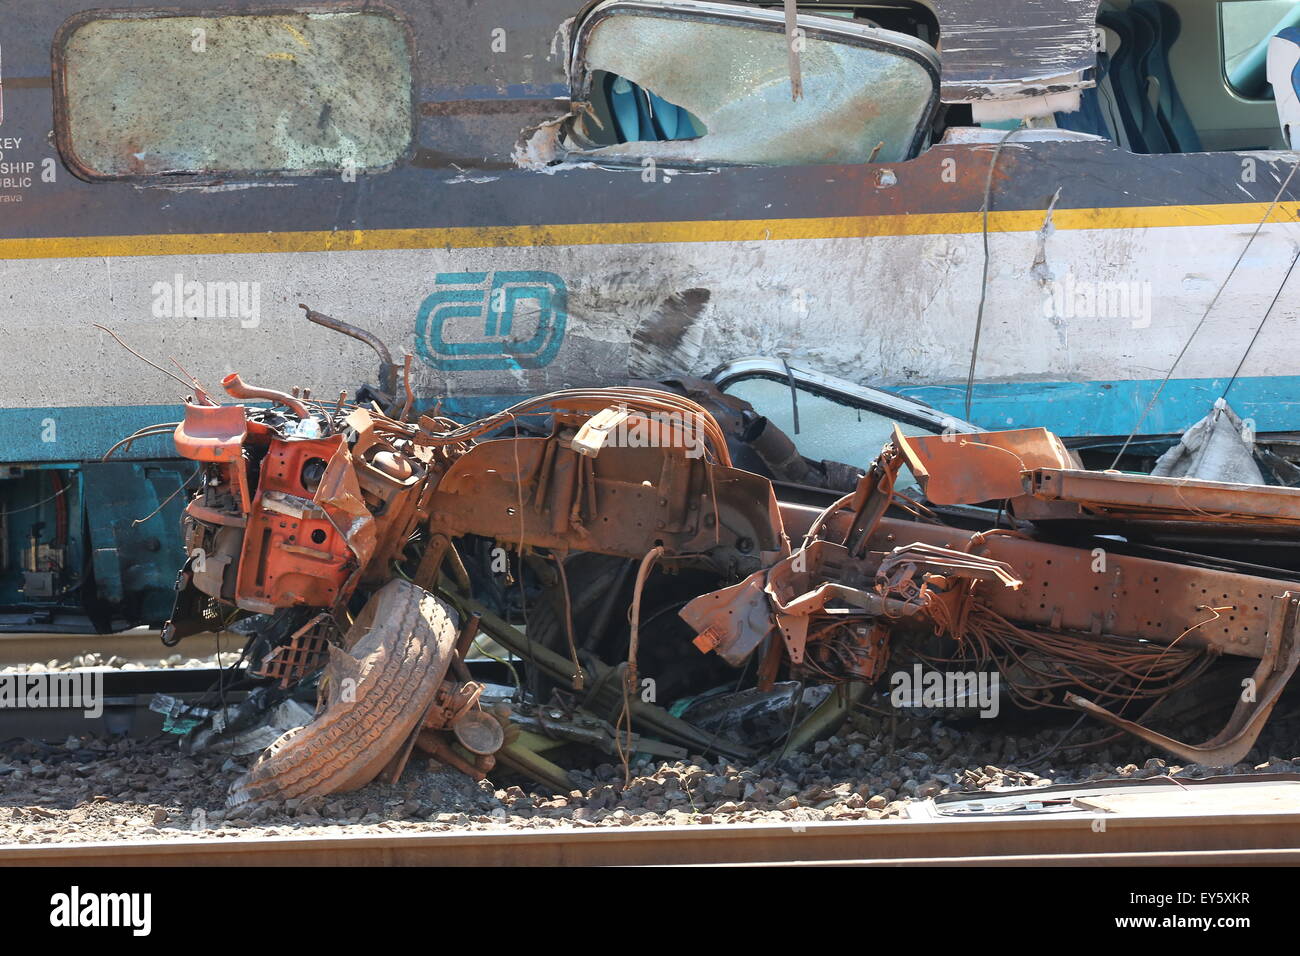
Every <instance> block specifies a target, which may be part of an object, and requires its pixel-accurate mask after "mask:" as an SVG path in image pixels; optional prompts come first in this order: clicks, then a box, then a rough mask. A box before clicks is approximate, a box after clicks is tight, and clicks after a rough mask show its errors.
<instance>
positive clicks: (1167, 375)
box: [1110, 162, 1300, 469]
mask: <svg viewBox="0 0 1300 956" xmlns="http://www.w3.org/2000/svg"><path fill="white" fill-rule="evenodd" d="M1297 169H1300V162H1297V163H1296V164H1295V165H1294V166H1292V167H1291V172H1289V173H1287V175H1286V179H1284V180H1282V185H1281V186H1280V187H1279V188H1278V191H1277V194H1276V195H1275V196H1274V197H1273V201H1272V202H1271V203H1269V204H1268V208H1267V209H1266V210H1264V215H1263V217H1262V218H1261V219H1260V220H1259V222H1257V223H1256V224H1255V230H1254V232H1252V233H1251V234H1250V238H1249V239H1247V240H1246V244H1245V245H1244V246H1242V247H1241V252H1240V253H1239V254H1238V255H1237V259H1236V261H1235V262H1233V264H1232V268H1231V269H1229V270H1228V274H1227V275H1226V276H1225V277H1224V279H1223V281H1222V282H1221V283H1219V288H1218V289H1217V290H1216V291H1215V293H1214V298H1212V299H1211V300H1210V304H1209V305H1207V306H1206V307H1205V312H1204V313H1202V315H1201V318H1200V321H1199V322H1197V323H1196V327H1195V328H1194V329H1192V334H1191V335H1189V336H1187V341H1186V342H1184V343H1183V347H1182V348H1181V349H1180V350H1179V351H1178V356H1177V357H1176V358H1175V359H1174V364H1173V365H1171V366H1169V371H1168V372H1166V373H1165V377H1164V378H1163V379H1161V381H1160V385H1159V386H1158V387H1157V388H1156V390H1155V394H1153V395H1152V396H1151V400H1150V401H1149V402H1147V404H1146V408H1144V409H1142V414H1141V415H1140V416H1139V417H1138V420H1137V424H1136V425H1134V426H1133V431H1131V432H1129V436H1128V438H1126V439H1124V444H1123V445H1121V446H1120V449H1119V451H1117V452H1116V453H1115V460H1114V461H1112V462H1111V463H1110V467H1111V468H1112V469H1114V468H1117V467H1119V460H1120V458H1122V457H1123V456H1124V452H1126V451H1128V446H1129V445H1130V444H1132V443H1133V439H1134V438H1136V437H1137V433H1138V431H1139V430H1140V429H1141V428H1142V423H1143V422H1145V421H1146V420H1147V415H1149V414H1150V413H1151V409H1152V408H1153V407H1154V406H1155V404H1156V400H1157V399H1159V398H1160V393H1161V392H1163V391H1164V390H1165V386H1166V385H1168V384H1169V380H1170V379H1171V378H1173V375H1174V370H1175V369H1176V368H1178V363H1179V362H1181V361H1182V360H1183V356H1184V355H1186V354H1187V350H1188V349H1189V348H1190V347H1191V344H1192V340H1193V339H1195V338H1196V335H1197V333H1198V332H1200V331H1201V326H1203V325H1204V324H1205V320H1206V319H1207V318H1209V316H1210V312H1211V311H1212V310H1213V309H1214V306H1215V303H1217V302H1218V301H1219V296H1221V295H1223V290H1224V289H1226V288H1227V287H1228V282H1229V281H1230V280H1231V279H1232V277H1233V275H1234V274H1235V273H1236V271H1237V267H1238V266H1239V265H1241V260H1242V259H1244V258H1246V253H1247V251H1249V249H1250V247H1251V244H1252V243H1254V241H1255V237H1256V236H1258V235H1259V232H1260V230H1261V229H1263V228H1264V223H1266V222H1268V220H1269V217H1270V216H1272V215H1273V209H1274V207H1276V206H1277V204H1278V201H1279V200H1280V199H1281V198H1282V194H1283V193H1284V192H1286V188H1287V186H1289V185H1291V179H1292V177H1294V176H1295V174H1296V170H1297ZM1291 264H1292V266H1294V265H1295V262H1294V261H1292V263H1291ZM1287 274H1288V275H1290V270H1289V269H1288V270H1287ZM1285 284H1286V280H1283V285H1285ZM1281 291H1282V290H1281V289H1280V288H1279V289H1278V292H1279V293H1280V292H1281ZM1260 325H1261V326H1262V325H1263V323H1260ZM1256 331H1257V332H1258V330H1256ZM1242 361H1245V357H1244V356H1243V358H1242ZM1240 368H1241V367H1240V366H1238V371H1240ZM1234 378H1235V373H1234ZM1225 394H1226V393H1225Z"/></svg>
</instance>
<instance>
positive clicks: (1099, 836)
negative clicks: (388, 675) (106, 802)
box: [0, 812, 1300, 866]
mask: <svg viewBox="0 0 1300 956" xmlns="http://www.w3.org/2000/svg"><path fill="white" fill-rule="evenodd" d="M1099 819H1102V817H1100V816H1098V815H1091V814H1090V815H1081V816H1076V815H1069V816H1064V815H1063V816H1057V817H1036V818H1010V819H1009V818H1006V817H1000V818H994V819H980V820H944V821H934V820H900V821H851V822H848V821H835V822H810V823H806V824H772V823H755V824H744V823H736V824H711V825H684V826H624V827H580V828H573V827H557V828H553V829H544V830H543V829H528V830H512V831H486V832H484V831H476V832H454V831H452V832H440V833H390V834H382V835H377V834H354V835H340V836H274V837H249V838H244V837H240V836H237V835H233V834H232V835H230V836H226V837H221V838H212V837H208V838H178V839H162V840H153V841H148V842H144V841H132V842H128V841H108V842H99V843H89V842H87V843H63V844H35V845H27V844H22V845H9V846H0V866H13V865H22V866H175V865H205V866H249V865H252V866H283V865H325V866H346V865H384V866H421V865H438V866H512V865H513V866H517V865H532V866H618V865H624V866H626V865H643V866H644V865H654V866H665V865H709V864H712V865H726V864H790V863H799V864H812V863H853V864H859V865H866V864H873V865H896V866H907V865H919V864H968V865H989V864H992V863H998V864H1002V865H1017V864H1018V865H1027V866H1028V865H1046V864H1048V863H1056V864H1065V863H1068V864H1080V863H1095V864H1107V863H1134V864H1146V865H1168V864H1171V863H1174V862H1179V861H1183V862H1195V863H1198V864H1204V863H1215V862H1217V863H1221V864H1230V863H1232V864H1241V863H1250V864H1258V863H1276V864H1279V865H1282V864H1292V863H1295V862H1296V861H1297V860H1298V859H1300V813H1292V812H1286V813H1234V812H1229V813H1219V814H1212V815H1206V814H1197V815H1193V814H1172V815H1162V816H1138V815H1131V816H1129V815H1118V814H1116V815H1110V816H1106V817H1104V819H1105V826H1104V828H1102V827H1100V826H1099V825H1098V823H1097V821H1098V820H1099Z"/></svg>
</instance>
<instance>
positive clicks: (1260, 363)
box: [0, 0, 1298, 630]
mask: <svg viewBox="0 0 1300 956" xmlns="http://www.w3.org/2000/svg"><path fill="white" fill-rule="evenodd" d="M1293 9H1294V7H1293V5H1291V4H1286V3H1281V4H1279V3H1277V2H1275V0H1234V2H1223V3H1220V2H1214V0H1143V2H1137V3H1132V4H1114V3H1111V2H1109V0H1108V2H1105V3H1097V2H1093V0H1046V2H1043V3H1035V4H1030V5H1025V4H1021V3H1009V2H1004V0H932V2H930V3H920V2H911V0H874V2H864V3H852V2H843V3H839V2H836V3H830V2H826V3H821V2H816V3H813V2H810V3H807V4H801V5H799V10H798V18H797V22H796V23H795V24H794V26H795V27H796V28H797V30H798V31H799V33H798V35H797V36H798V38H799V39H800V40H801V48H800V51H799V55H798V57H797V58H795V60H796V62H794V63H792V62H791V58H790V56H789V47H788V44H787V43H786V42H785V34H786V32H787V30H788V29H789V25H788V24H787V23H786V22H785V18H784V13H783V11H782V10H780V9H778V8H777V5H775V4H770V3H711V2H702V0H701V2H694V0H622V2H618V0H607V2H602V3H595V4H590V5H588V6H587V7H585V8H581V9H579V7H578V5H577V4H576V3H575V2H574V0H540V2H536V3H529V4H525V5H521V4H518V3H513V2H509V0H476V2H474V3H472V4H470V5H468V6H467V7H466V8H465V9H463V10H457V11H455V12H454V13H453V12H452V11H450V10H448V9H447V8H445V6H444V5H441V4H437V3H413V2H408V0H390V2H388V3H385V4H356V3H351V2H347V0H342V2H324V3H317V4H310V5H305V6H302V7H298V8H295V9H294V10H292V11H286V10H284V9H282V8H272V7H259V6H258V5H256V4H246V3H239V4H234V3H231V4H222V3H216V4H214V3H212V2H211V0H204V2H199V0H178V2H177V3H175V4H173V5H171V6H169V7H168V8H167V9H159V8H157V7H155V6H151V5H148V4H146V3H144V2H143V0H140V2H128V0H123V2H121V3H119V4H117V5H115V6H113V7H111V8H95V7H88V6H86V4H85V2H84V0H50V2H47V3H42V4H36V5H30V4H29V5H20V6H18V7H17V8H16V9H14V10H11V11H8V12H7V14H6V17H5V18H4V21H3V23H0V46H3V49H4V58H3V63H0V89H2V90H3V93H2V95H3V106H4V109H3V114H2V115H0V153H3V156H0V208H3V209H4V210H5V212H4V215H2V216H0V275H2V276H3V278H0V281H2V282H3V286H4V289H5V295H4V296H3V297H0V310H2V311H0V318H2V319H3V321H2V322H0V328H2V329H3V332H0V335H2V336H3V351H4V353H5V355H6V357H7V358H9V360H10V361H11V363H12V364H14V365H15V366H17V367H21V368H23V369H24V370H25V373H26V374H24V375H23V376H11V377H8V378H6V379H5V380H4V381H3V382H0V409H2V410H0V422H2V423H3V425H4V427H5V431H6V434H7V435H8V436H10V437H9V440H8V441H7V442H6V443H5V445H4V447H3V448H2V449H0V462H2V463H3V467H4V470H3V472H0V539H3V547H0V615H2V616H0V626H3V627H5V628H8V629H20V630H32V629H38V628H46V629H51V630H69V629H84V630H115V629H119V628H122V627H126V626H130V625H132V624H135V623H140V622H150V623H160V622H161V620H162V619H163V617H164V616H165V613H166V611H165V608H166V606H167V604H168V602H169V599H170V593H169V587H170V581H171V579H172V576H173V573H174V569H175V563H176V558H175V555H178V554H179V553H180V546H181V542H180V541H179V539H178V537H177V531H176V528H177V520H176V519H177V516H178V515H177V512H178V509H179V502H178V501H177V500H175V499H172V500H170V501H169V496H170V495H172V493H173V492H175V491H176V489H177V488H178V487H179V486H180V485H181V484H182V483H183V482H184V481H185V480H186V478H187V476H188V475H189V474H190V471H189V468H188V466H187V465H184V464H183V463H180V464H178V463H177V462H176V461H175V459H174V457H173V451H172V449H171V448H170V447H169V446H168V445H167V443H166V442H165V441H164V440H162V439H161V438H159V437H157V436H151V435H149V434H145V435H144V436H143V437H141V438H140V439H139V440H137V441H135V442H133V443H131V444H129V445H128V446H124V447H123V448H121V449H118V450H117V453H116V455H115V458H116V462H110V463H106V464H102V465H101V464H99V463H98V459H99V458H100V456H101V455H102V454H103V453H104V451H105V450H106V449H105V445H106V444H107V442H106V441H105V436H106V435H108V434H127V433H130V432H132V431H134V430H136V429H138V428H141V427H143V426H147V425H152V424H154V423H157V422H164V421H168V420H169V417H170V416H169V411H168V410H169V409H170V408H171V402H172V395H171V393H170V392H169V391H168V387H167V386H166V384H165V383H163V382H162V381H161V380H150V379H148V378H141V377H139V376H137V375H136V372H135V370H134V369H131V368H129V367H126V366H125V365H123V363H120V362H116V361H109V360H107V356H108V355H109V354H110V353H109V351H108V350H110V349H113V348H114V346H113V345H112V343H111V342H109V341H108V340H107V338H106V337H105V336H104V335H102V334H100V333H97V332H94V331H92V323H93V322H95V321H96V320H98V319H101V318H103V317H105V316H109V315H111V316H114V317H116V318H115V319H114V325H115V327H118V328H122V329H124V330H129V332H130V333H131V334H130V338H131V340H132V341H133V342H135V343H137V344H140V345H142V346H143V345H145V344H147V345H148V347H149V350H150V354H155V355H172V356H173V357H174V358H175V359H176V360H177V361H178V362H180V363H181V364H183V365H184V366H185V367H186V368H187V369H188V370H189V371H190V372H192V373H193V374H194V375H196V376H197V377H198V378H199V379H201V380H203V381H208V382H212V381H216V380H218V379H220V378H222V377H223V376H224V375H226V374H227V373H228V372H229V371H230V370H231V369H235V368H237V369H239V370H240V372H241V373H242V374H244V375H246V376H248V378H249V379H250V380H252V381H258V382H262V381H276V382H280V381H297V382H310V383H314V387H315V388H316V389H317V390H318V392H317V393H318V394H337V393H338V391H340V390H342V389H345V388H351V387H352V386H353V385H354V384H355V382H357V381H359V380H361V379H362V377H363V374H364V370H365V369H364V361H365V360H364V358H363V356H362V355H361V354H360V353H355V354H354V353H343V354H340V353H339V352H338V351H337V350H336V349H335V348H333V347H332V346H327V345H324V344H323V340H322V339H321V338H320V337H319V334H318V333H316V331H315V330H311V331H308V330H307V328H306V327H301V326H300V325H299V324H298V323H296V322H295V321H294V319H293V315H294V312H293V310H292V305H293V303H295V302H297V301H299V300H300V299H302V298H306V297H308V296H310V297H311V298H312V299H313V300H314V301H325V302H329V303H331V310H337V311H338V312H339V314H344V315H349V316H366V317H367V318H366V321H367V322H368V323H372V325H371V327H372V328H373V330H374V331H375V332H376V333H377V334H378V335H379V337H380V338H381V339H382V340H384V341H387V342H393V343H397V342H401V343H404V344H405V345H406V347H407V350H408V351H410V352H411V353H412V354H413V355H415V356H416V362H415V365H414V367H413V370H412V381H413V389H414V392H415V408H416V409H417V410H419V411H429V410H432V409H434V408H435V407H438V408H440V409H441V412H442V413H443V414H450V415H453V416H458V417H460V418H461V419H464V420H468V419H471V418H475V417H477V416H480V415H482V414H485V413H488V412H491V411H495V410H497V409H500V408H502V407H506V406H509V405H511V404H514V403H517V402H519V401H522V400H524V399H525V398H526V397H527V396H530V395H536V394H541V393H545V392H548V391H552V390H556V389H563V388H568V387H589V386H594V385H602V384H608V383H610V382H622V381H626V380H627V379H628V378H629V377H641V378H661V377H663V376H664V375H665V374H676V373H678V372H686V373H689V374H694V375H702V374H704V373H705V372H707V371H708V370H709V369H710V368H711V367H713V366H714V365H716V364H717V363H718V362H721V361H725V360H729V359H731V358H732V357H734V356H736V355H743V354H750V353H754V352H761V353H764V354H768V355H782V356H784V357H785V358H786V359H788V360H789V361H790V362H792V363H797V364H801V365H804V366H811V367H814V368H820V369H823V370H825V371H827V372H829V373H833V374H838V375H841V376H842V377H845V378H848V379H851V380H853V381H854V382H857V383H870V384H875V385H884V386H889V387H892V388H894V389H895V390H896V391H902V392H904V393H906V394H909V395H912V396H914V397H921V398H923V399H925V400H926V401H928V402H930V403H931V404H933V405H935V406H938V407H939V408H941V409H943V410H944V411H947V412H949V413H951V414H960V415H962V417H964V418H966V419H970V420H972V421H974V422H975V423H976V424H978V425H980V426H982V427H986V428H1016V427H1024V426H1045V427H1048V428H1050V429H1052V430H1053V431H1054V432H1056V433H1058V434H1060V435H1062V436H1063V437H1066V438H1079V437H1084V438H1088V437H1102V438H1105V437H1108V436H1115V435H1120V436H1123V435H1127V434H1129V433H1130V432H1131V431H1134V430H1140V431H1142V432H1146V433H1153V434H1162V435H1174V434H1177V433H1178V432H1180V431H1181V430H1182V429H1183V428H1184V427H1186V426H1187V425H1188V424H1190V423H1191V422H1192V421H1194V420H1195V419H1197V418H1199V417H1200V416H1201V415H1202V414H1203V412H1204V410H1205V408H1204V406H1205V405H1206V404H1208V400H1209V398H1211V397H1213V396H1215V395H1218V394H1220V393H1221V392H1222V391H1224V390H1225V389H1226V388H1227V387H1228V383H1229V381H1231V383H1232V384H1231V388H1232V394H1231V396H1230V398H1231V400H1232V402H1233V406H1234V408H1236V410H1237V411H1238V412H1239V413H1240V414H1241V415H1242V416H1243V417H1244V418H1247V419H1249V420H1250V421H1252V422H1253V423H1254V426H1255V429H1256V431H1257V432H1258V433H1260V434H1266V433H1271V432H1277V431H1285V430H1288V429H1290V428H1291V427H1292V422H1291V417H1290V415H1291V413H1290V406H1289V404H1288V402H1287V400H1286V399H1287V395H1288V394H1289V392H1290V390H1291V389H1292V388H1293V387H1294V384H1295V369H1294V368H1293V367H1292V364H1293V358H1292V353H1291V351H1290V350H1289V349H1287V348H1286V343H1287V342H1289V341H1290V339H1291V338H1292V337H1293V336H1294V331H1295V330H1294V323H1295V310H1294V298H1293V292H1292V291H1291V290H1290V289H1289V288H1283V282H1282V277H1283V275H1284V273H1285V271H1286V266H1287V262H1288V261H1289V256H1290V251H1291V248H1292V240H1293V231H1294V229H1295V226H1294V225H1293V223H1292V220H1293V219H1294V216H1295V214H1296V211H1297V208H1298V207H1297V204H1296V201H1295V194H1294V190H1293V189H1292V186H1291V181H1290V178H1289V177H1290V171H1291V170H1292V169H1293V168H1294V162H1295V154H1294V153H1293V152H1291V151H1290V150H1289V149H1288V148H1287V146H1288V142H1287V140H1286V138H1285V134H1284V133H1283V128H1284V127H1285V128H1287V129H1290V128H1292V127H1293V126H1294V124H1293V123H1291V122H1290V120H1289V118H1288V117H1289V114H1288V113H1287V111H1288V110H1289V109H1291V108H1292V106H1293V104H1294V102H1295V98H1294V95H1293V91H1290V92H1289V91H1288V89H1287V88H1286V84H1285V83H1282V82H1281V81H1279V85H1280V86H1281V89H1280V90H1277V91H1273V90H1271V89H1270V86H1269V83H1268V77H1269V76H1275V77H1285V76H1287V75H1289V73H1288V71H1287V70H1286V69H1284V67H1285V65H1286V62H1287V61H1286V56H1287V55H1288V54H1287V49H1286V47H1285V43H1286V41H1285V36H1283V38H1282V39H1279V40H1278V41H1277V42H1276V44H1273V46H1274V47H1275V49H1276V52H1275V53H1274V54H1273V62H1272V64H1271V65H1270V62H1269V47H1270V43H1269V41H1270V38H1271V37H1272V36H1273V35H1274V34H1283V35H1285V34H1286V32H1287V30H1288V29H1290V28H1291V23H1290V18H1291V17H1292V11H1293ZM702 49H704V50H707V51H708V55H707V56H700V55H699V51H700V50H702ZM1211 66H1213V67H1214V68H1210V67H1211ZM182 77H183V78H184V81H183V82H181V81H180V80H179V78H182ZM796 83H797V84H798V87H799V93H800V95H799V97H798V98H797V99H795V98H794V97H793V94H794V92H795V84H796ZM1149 89H1158V90H1159V95H1158V96H1157V97H1155V98H1154V99H1152V98H1149V97H1148V96H1147V95H1146V91H1147V90H1149ZM1274 92H1276V94H1277V95H1276V102H1275V101H1274V98H1273V93H1274ZM104 104H112V107H113V108H111V109H104V108H103V107H104ZM1279 111H1280V113H1281V115H1279ZM1022 121H1023V122H1024V124H1025V125H1027V126H1028V127H1030V128H1015V129H1013V128H1012V127H1017V126H1018V125H1019V124H1021V123H1022ZM985 213H987V215H985ZM1257 227H1258V228H1257ZM1238 253H1241V258H1240V261H1239V264H1238V265H1234V259H1236V258H1237V255H1238ZM68 289H74V290H76V294H74V295H69V294H66V290H68ZM1277 289H1282V291H1281V294H1280V296H1279V298H1278V302H1277V303H1276V305H1275V306H1274V307H1273V309H1272V313H1271V318H1270V319H1269V321H1268V322H1267V323H1261V322H1260V317H1262V316H1265V315H1269V300H1270V298H1271V297H1272V294H1273V292H1274V291H1275V290H1277ZM1211 306H1213V309H1210V307H1211ZM1261 324H1262V328H1261V329H1260V332H1259V336H1258V340H1257V341H1256V342H1255V344H1254V347H1253V348H1251V347H1250V345H1249V343H1248V341H1247V340H1248V339H1249V338H1250V334H1251V333H1252V332H1253V330H1254V329H1255V328H1256V326H1259V325H1261ZM1224 343H1228V346H1229V347H1225V346H1224ZM1234 370H1237V371H1238V372H1239V374H1236V375H1235V377H1234V376H1233V373H1234ZM1166 372H1169V373H1170V374H1169V383H1168V385H1167V386H1165V387H1164V389H1163V391H1162V392H1161V395H1160V400H1159V401H1158V402H1155V403H1154V404H1149V400H1150V398H1151V396H1152V395H1153V393H1154V392H1155V391H1156V389H1157V387H1158V383H1159V382H1160V381H1161V378H1162V376H1163V375H1164V374H1165V373H1166ZM439 403H440V404H439ZM1144 410H1145V411H1144ZM141 518H145V519H147V520H145V521H143V522H142V523H136V522H137V519H141Z"/></svg>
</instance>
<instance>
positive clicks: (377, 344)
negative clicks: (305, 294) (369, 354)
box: [298, 302, 397, 398]
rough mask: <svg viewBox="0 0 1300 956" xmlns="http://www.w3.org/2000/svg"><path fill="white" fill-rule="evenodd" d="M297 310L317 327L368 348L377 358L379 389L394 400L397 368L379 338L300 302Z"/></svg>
mask: <svg viewBox="0 0 1300 956" xmlns="http://www.w3.org/2000/svg"><path fill="white" fill-rule="evenodd" d="M298 308H300V309H302V310H303V311H304V312H306V313H307V318H308V320H309V321H311V322H315V323H316V324H317V325H323V326H324V327H325V328H327V329H333V330H334V331H335V332H342V333H343V334H344V335H347V336H350V337H352V338H354V339H356V340H357V341H358V342H364V343H365V344H366V345H368V346H370V347H371V348H372V349H373V350H374V352H375V354H376V355H378V356H379V387H380V388H381V389H382V390H383V391H384V393H385V394H386V395H389V396H391V397H393V398H396V396H397V366H396V365H394V364H393V356H392V353H390V352H389V351H388V346H386V345H385V344H384V343H383V342H382V341H380V339H379V336H377V335H375V334H374V333H373V332H367V331H366V330H365V329H359V328H357V327H356V326H355V325H349V324H348V323H347V322H344V321H343V320H342V319H336V318H334V317H333V316H329V315H326V314H325V313H323V312H317V311H316V310H315V309H312V308H310V307H309V306H306V305H304V304H303V303H301V302H299V303H298Z"/></svg>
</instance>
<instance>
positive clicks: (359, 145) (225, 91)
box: [55, 12, 412, 178]
mask: <svg viewBox="0 0 1300 956" xmlns="http://www.w3.org/2000/svg"><path fill="white" fill-rule="evenodd" d="M55 48H56V67H57V69H58V71H59V73H60V74H61V82H60V83H59V85H58V96H59V99H60V100H61V103H60V107H61V108H60V110H59V116H60V122H59V127H60V128H59V145H60V149H61V150H62V152H63V153H64V156H65V157H66V158H67V159H68V160H69V162H70V163H72V165H73V166H74V167H76V168H77V169H78V170H79V171H80V172H81V173H82V174H83V175H85V176H87V177H90V178H122V177H141V176H158V175H178V176H180V175H201V174H207V173H248V174H257V173H293V172H297V173H311V172H318V171H323V170H331V171H334V170H347V169H352V170H365V169H374V168H378V167H383V166H387V165H389V164H391V163H393V162H394V161H396V160H397V159H398V157H400V156H401V155H402V154H403V153H404V152H405V151H406V149H407V146H408V145H409V144H410V142H411V130H412V111H411V64H410V54H409V51H408V47H407V37H406V31H405V29H404V27H403V26H402V25H401V24H400V23H399V22H398V21H396V20H394V19H393V18H392V17H390V16H387V15H384V14H380V13H371V12H367V13H360V12H348V13H329V14H316V13H311V14H283V15H274V16H224V17H176V16H135V17H121V16H118V17H113V18H109V19H88V20H84V21H81V22H78V21H72V22H71V23H70V24H69V25H66V26H65V27H64V29H63V33H62V36H61V38H60V39H59V40H57V41H56V44H55Z"/></svg>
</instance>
